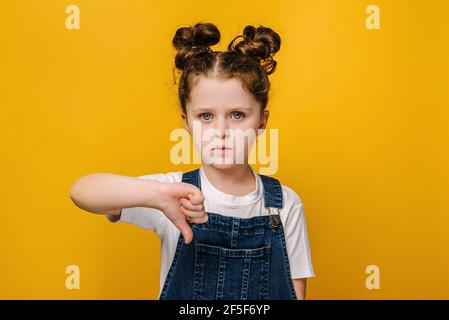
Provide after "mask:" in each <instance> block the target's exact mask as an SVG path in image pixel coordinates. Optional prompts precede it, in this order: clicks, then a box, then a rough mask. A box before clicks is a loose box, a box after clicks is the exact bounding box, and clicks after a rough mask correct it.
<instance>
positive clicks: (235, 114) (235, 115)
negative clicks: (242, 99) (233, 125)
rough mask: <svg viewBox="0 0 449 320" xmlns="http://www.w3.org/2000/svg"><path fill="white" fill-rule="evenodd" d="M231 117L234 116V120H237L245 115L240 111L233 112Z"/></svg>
mask: <svg viewBox="0 0 449 320" xmlns="http://www.w3.org/2000/svg"><path fill="white" fill-rule="evenodd" d="M232 115H233V116H234V119H236V120H239V119H241V118H242V117H244V116H245V115H244V114H243V112H240V111H235V112H233V113H232Z"/></svg>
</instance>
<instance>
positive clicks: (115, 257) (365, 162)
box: [0, 0, 449, 299]
mask: <svg viewBox="0 0 449 320" xmlns="http://www.w3.org/2000/svg"><path fill="white" fill-rule="evenodd" d="M371 4H374V5H376V6H378V7H379V9H380V29H379V30H368V29H367V28H366V26H365V20H366V18H367V16H368V15H367V13H365V8H366V7H367V6H369V5H371ZM69 5H77V6H78V7H79V9H80V29H78V30H76V29H75V30H69V29H67V28H66V26H65V20H66V18H67V16H68V14H67V13H66V12H65V10H66V8H67V6H69ZM448 10H449V3H448V2H447V1H443V0H441V1H437V0H433V1H426V2H422V1H417V0H415V1H411V0H410V1H406V0H395V1H384V0H373V1H364V0H359V1H356V0H351V1H349V0H344V1H341V0H327V1H326V0H313V1H312V0H307V1H306V0H304V1H298V0H291V1H286V0H283V1H278V2H276V1H263V0H259V1H246V2H245V1H243V2H242V1H227V2H226V4H225V5H224V4H223V3H220V2H211V1H194V2H191V1H162V2H161V1H144V0H131V1H100V0H97V1H85V0H84V1H62V0H52V1H32V0H29V1H25V0H21V1H12V0H11V1H5V2H3V3H2V10H1V13H0V15H1V17H0V26H1V28H0V34H1V43H2V45H1V46H2V48H1V50H0V64H1V68H0V70H1V73H0V74H1V85H0V93H1V94H0V110H1V111H0V152H1V156H0V169H1V176H2V177H1V179H0V214H1V217H0V221H1V222H0V298H2V299H108V298H111V299H119V298H122V299H156V298H157V294H158V291H159V253H160V242H159V239H158V237H157V236H156V234H154V233H153V232H152V231H147V230H143V229H140V228H138V227H136V226H133V225H127V224H113V223H110V222H109V221H107V219H106V218H105V217H104V216H101V215H95V214H91V213H87V212H85V211H82V210H81V209H79V208H77V207H76V206H75V205H74V204H73V203H72V202H71V200H70V199H69V196H68V193H69V190H70V187H71V186H72V184H73V182H74V181H75V180H76V179H77V178H78V177H80V176H81V175H84V174H88V173H93V172H113V173H118V174H124V175H132V176H139V175H143V174H150V173H158V172H168V171H176V170H189V169H192V168H194V167H197V165H181V166H179V165H174V164H172V163H171V162H170V158H169V152H170V149H171V147H172V146H173V142H170V140H169V134H170V132H171V131H172V130H173V129H174V128H177V127H182V122H181V120H180V117H179V109H178V105H177V97H176V87H175V86H174V84H173V75H172V67H173V60H174V53H175V51H174V49H173V48H172V47H171V40H172V37H173V35H174V32H175V31H176V29H177V28H178V27H180V26H184V25H191V24H194V23H196V22H200V21H202V22H212V23H214V24H216V25H217V26H218V28H219V29H220V31H221V34H222V40H221V42H220V44H219V45H217V46H215V47H213V49H215V50H218V49H221V50H223V49H225V48H226V46H227V44H228V43H229V41H230V40H231V39H232V38H233V37H234V36H235V35H237V34H240V33H241V32H242V30H243V27H244V26H245V25H246V24H255V25H258V24H262V25H264V26H268V27H271V28H273V29H274V30H275V31H277V32H278V33H279V34H280V36H281V38H282V46H281V50H280V52H279V53H278V54H277V55H276V56H275V58H276V60H277V61H278V69H277V71H276V72H275V73H274V74H273V75H272V76H270V77H271V81H272V92H271V101H270V105H269V109H270V110H271V117H270V120H269V128H279V169H278V172H277V173H276V175H275V176H276V177H277V178H278V179H280V181H281V182H282V183H284V184H286V185H288V186H290V187H292V188H293V189H294V190H296V192H297V193H298V194H299V195H300V197H301V199H302V200H303V202H304V206H305V214H306V218H307V226H308V231H309V240H310V243H311V248H312V259H313V265H314V270H315V273H316V277H315V278H312V279H309V281H308V287H307V298H308V299H393V298H400V299H402V298H404V299H417V298H423V299H431V298H434V299H443V298H444V299H448V298H449V275H448V272H447V271H448V269H449V254H448V253H449V233H448V232H447V229H448V225H449V215H448V213H449V210H448V209H449V208H448V200H447V198H448V197H447V195H448V194H449V193H448V191H449V190H448V163H449V161H448V160H449V159H448V158H449V157H448V154H449V153H448V138H449V134H448V107H449V98H448V97H449V94H448V91H447V89H448V83H449V81H448V80H449V79H448V74H449V73H448V72H449V68H448V64H449V63H448V57H449V50H448V49H449V43H448V41H447V34H448V31H449V22H448V21H447V19H446V18H447V17H446V15H447V12H448ZM70 265H76V266H78V267H79V270H80V289H78V290H77V289H74V290H69V289H67V288H66V278H67V277H68V275H67V274H66V267H67V266H70ZM369 265H376V266H378V267H379V270H380V289H371V290H370V289H367V288H366V286H365V281H366V279H367V277H368V276H369V275H368V274H367V273H365V269H366V268H367V266H369Z"/></svg>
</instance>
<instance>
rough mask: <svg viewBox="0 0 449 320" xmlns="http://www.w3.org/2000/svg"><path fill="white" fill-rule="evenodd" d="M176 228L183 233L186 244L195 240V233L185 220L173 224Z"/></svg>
mask: <svg viewBox="0 0 449 320" xmlns="http://www.w3.org/2000/svg"><path fill="white" fill-rule="evenodd" d="M173 223H174V224H175V226H176V227H177V228H178V229H179V231H181V234H182V236H183V237H184V243H185V244H189V243H190V242H191V241H192V239H193V231H192V228H190V226H189V224H188V223H187V221H186V220H185V218H183V219H179V220H177V221H176V222H173Z"/></svg>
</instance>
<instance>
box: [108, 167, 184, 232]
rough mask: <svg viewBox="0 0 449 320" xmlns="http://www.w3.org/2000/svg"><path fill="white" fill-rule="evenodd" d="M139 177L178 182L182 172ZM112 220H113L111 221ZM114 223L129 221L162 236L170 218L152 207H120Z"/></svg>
mask: <svg viewBox="0 0 449 320" xmlns="http://www.w3.org/2000/svg"><path fill="white" fill-rule="evenodd" d="M137 178H139V179H155V180H159V181H162V182H178V181H181V179H182V172H181V171H179V172H169V173H167V174H163V173H158V174H150V175H143V176H139V177H137ZM109 221H112V220H109ZM112 222H114V221H112ZM115 223H129V224H134V225H136V226H138V227H141V228H143V229H147V230H153V231H155V232H156V233H157V235H158V236H159V237H160V238H162V237H163V236H164V235H165V232H166V230H167V226H168V225H169V223H171V222H170V220H169V219H168V218H167V217H166V216H165V214H164V213H163V212H162V211H160V210H158V209H154V208H147V207H132V208H122V213H121V215H120V219H119V220H117V221H115Z"/></svg>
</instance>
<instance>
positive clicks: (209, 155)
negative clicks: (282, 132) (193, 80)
mask: <svg viewBox="0 0 449 320" xmlns="http://www.w3.org/2000/svg"><path fill="white" fill-rule="evenodd" d="M268 116H269V112H268V110H264V111H263V112H262V108H261V106H260V105H259V103H258V102H257V101H256V100H255V98H254V97H253V95H252V94H250V93H248V92H247V91H246V90H245V89H244V88H243V87H242V83H241V81H240V79H238V78H232V79H229V80H219V79H211V78H206V77H204V76H201V77H200V78H199V79H198V82H197V84H196V85H195V86H194V87H193V88H192V91H191V93H190V100H189V101H188V103H187V106H186V113H182V118H183V119H184V122H185V125H186V128H187V130H188V131H189V133H190V134H191V135H192V137H193V141H194V144H195V147H196V149H197V151H198V152H199V153H200V154H201V158H202V161H203V163H207V164H210V165H213V166H214V167H217V168H222V169H224V168H229V167H232V166H234V165H237V164H247V163H248V156H249V152H250V150H251V148H252V146H253V143H254V141H255V139H256V137H257V136H258V135H259V134H261V133H262V132H261V131H260V130H263V129H265V127H266V124H267V121H268ZM259 129H260V130H259Z"/></svg>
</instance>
